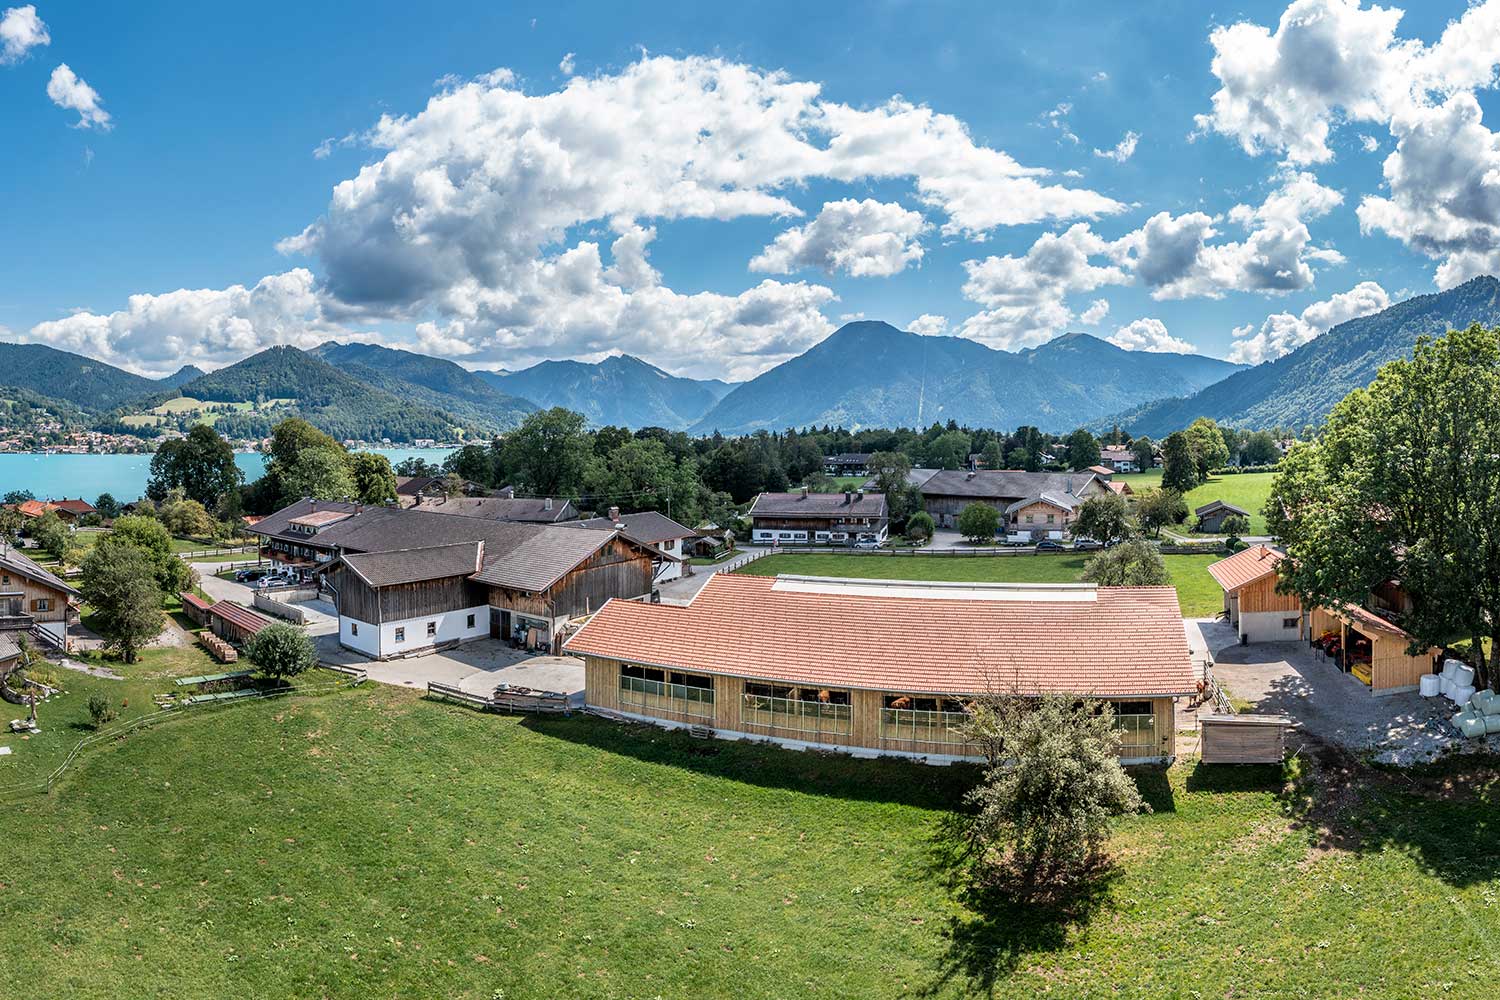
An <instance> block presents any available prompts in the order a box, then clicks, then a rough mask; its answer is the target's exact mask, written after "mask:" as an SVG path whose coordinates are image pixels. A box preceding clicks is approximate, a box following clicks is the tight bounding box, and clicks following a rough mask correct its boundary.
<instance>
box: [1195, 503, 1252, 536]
mask: <svg viewBox="0 0 1500 1000" xmlns="http://www.w3.org/2000/svg"><path fill="white" fill-rule="evenodd" d="M1193 513H1194V514H1195V515H1197V517H1198V530H1199V531H1201V532H1203V533H1204V534H1205V535H1217V534H1219V533H1220V532H1222V531H1223V530H1224V522H1225V521H1227V520H1229V519H1230V518H1231V517H1243V518H1249V517H1250V512H1249V511H1248V510H1245V509H1244V508H1243V507H1236V506H1235V505H1234V504H1232V503H1227V502H1225V501H1223V500H1210V501H1209V502H1208V503H1206V504H1204V505H1203V506H1202V507H1199V508H1197V509H1196V510H1194V511H1193Z"/></svg>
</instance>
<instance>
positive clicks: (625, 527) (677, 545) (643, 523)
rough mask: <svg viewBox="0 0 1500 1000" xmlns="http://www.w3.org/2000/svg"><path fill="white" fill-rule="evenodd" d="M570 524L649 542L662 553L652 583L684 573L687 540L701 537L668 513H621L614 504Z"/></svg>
mask: <svg viewBox="0 0 1500 1000" xmlns="http://www.w3.org/2000/svg"><path fill="white" fill-rule="evenodd" d="M567 525H568V526H569V527H579V528H594V529H596V530H605V531H608V530H616V531H622V532H624V533H625V535H626V536H627V537H629V538H633V539H635V540H636V541H638V542H640V543H641V544H643V545H649V546H651V547H652V548H653V549H655V550H656V551H657V552H659V553H660V556H658V557H657V559H656V564H655V566H654V567H653V571H652V582H653V583H657V584H661V583H666V582H667V581H668V580H676V579H678V578H680V577H681V576H682V567H683V563H684V562H685V561H686V560H687V559H688V552H687V543H688V541H689V540H690V539H693V538H696V537H698V533H697V532H696V531H694V530H693V529H692V528H688V527H685V526H683V525H681V524H678V523H677V522H676V521H674V520H672V519H671V518H670V517H668V516H667V515H665V514H662V513H660V512H659V511H654V510H643V511H639V512H637V513H635V514H621V513H620V508H618V507H611V508H610V509H609V513H608V515H606V516H605V517H591V518H587V519H586V520H582V521H568V522H567Z"/></svg>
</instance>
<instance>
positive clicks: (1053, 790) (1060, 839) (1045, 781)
mask: <svg viewBox="0 0 1500 1000" xmlns="http://www.w3.org/2000/svg"><path fill="white" fill-rule="evenodd" d="M962 732H963V734H964V736H965V738H966V739H968V740H969V741H970V742H972V743H975V744H977V745H979V746H981V747H983V748H984V749H985V752H986V754H987V756H988V758H989V767H988V768H987V769H986V771H985V775H984V780H983V781H982V783H981V784H980V785H979V786H978V787H977V788H975V789H974V790H973V791H972V792H970V793H969V800H970V802H971V803H972V804H973V806H974V807H975V812H974V815H973V817H972V819H971V820H970V826H969V835H970V840H971V842H972V844H973V846H974V848H975V850H974V853H973V857H974V859H975V867H976V875H977V876H978V878H979V879H980V880H981V881H985V882H991V883H999V884H1001V885H1003V886H1004V887H1005V888H1007V889H1009V890H1011V891H1013V892H1014V893H1015V894H1016V895H1017V896H1019V897H1021V898H1022V899H1025V898H1030V897H1032V896H1035V895H1038V894H1047V893H1051V892H1054V891H1058V890H1066V889H1068V888H1070V887H1072V886H1074V885H1076V884H1077V883H1078V882H1080V881H1081V880H1083V879H1085V878H1086V877H1087V876H1088V875H1089V874H1090V873H1091V872H1093V871H1095V870H1096V869H1097V868H1098V867H1099V865H1100V864H1101V862H1102V861H1103V860H1104V859H1105V848H1106V846H1107V845H1108V842H1109V835H1110V832H1111V827H1112V823H1113V820H1114V817H1117V816H1121V815H1126V814H1130V813H1136V812H1140V811H1141V810H1142V809H1144V808H1146V806H1145V803H1144V802H1143V800H1142V799H1141V796H1140V792H1139V791H1138V790H1137V789H1136V787H1135V782H1134V781H1132V780H1131V778H1130V776H1129V775H1128V774H1126V773H1125V771H1124V769H1123V768H1122V767H1121V766H1120V758H1119V755H1118V749H1119V742H1120V738H1119V734H1118V733H1117V732H1116V731H1115V728H1114V712H1113V710H1112V709H1111V707H1110V705H1109V703H1108V702H1100V701H1095V700H1092V699H1083V700H1078V699H1075V698H1072V697H1068V696H1064V695H1056V694H1049V695H1043V696H1042V697H1040V698H1023V697H1018V696H988V697H985V698H982V699H980V700H979V701H978V702H977V703H976V704H975V705H974V706H973V708H972V715H971V718H970V721H969V722H968V723H967V724H966V725H965V726H964V727H963V729H962Z"/></svg>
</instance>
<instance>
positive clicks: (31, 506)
mask: <svg viewBox="0 0 1500 1000" xmlns="http://www.w3.org/2000/svg"><path fill="white" fill-rule="evenodd" d="M16 510H18V511H20V512H21V513H22V514H25V515H26V516H27V517H41V516H42V515H43V514H45V513H47V512H48V511H49V510H52V505H51V504H50V503H47V502H46V501H45V500H22V501H21V502H20V503H19V504H17V505H16Z"/></svg>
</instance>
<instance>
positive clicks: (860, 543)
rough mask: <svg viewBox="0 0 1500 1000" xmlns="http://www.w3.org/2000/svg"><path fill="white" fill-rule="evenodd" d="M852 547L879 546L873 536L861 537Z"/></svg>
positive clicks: (872, 547) (873, 547)
mask: <svg viewBox="0 0 1500 1000" xmlns="http://www.w3.org/2000/svg"><path fill="white" fill-rule="evenodd" d="M854 547H855V548H856V549H878V548H880V543H879V542H877V541H876V540H875V539H873V538H861V539H860V540H859V541H857V542H855V543H854Z"/></svg>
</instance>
